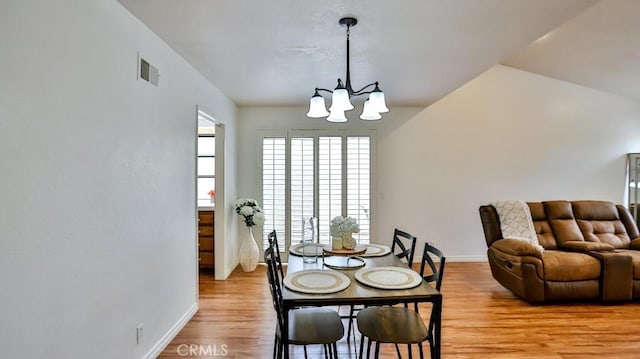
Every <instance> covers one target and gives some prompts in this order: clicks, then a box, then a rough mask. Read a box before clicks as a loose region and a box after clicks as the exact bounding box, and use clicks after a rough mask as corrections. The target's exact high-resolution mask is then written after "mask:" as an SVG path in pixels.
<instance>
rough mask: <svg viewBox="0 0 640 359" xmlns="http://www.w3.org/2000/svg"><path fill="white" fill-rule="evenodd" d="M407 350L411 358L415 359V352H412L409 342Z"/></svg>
mask: <svg viewBox="0 0 640 359" xmlns="http://www.w3.org/2000/svg"><path fill="white" fill-rule="evenodd" d="M407 351H408V352H409V359H413V353H412V352H411V344H407Z"/></svg>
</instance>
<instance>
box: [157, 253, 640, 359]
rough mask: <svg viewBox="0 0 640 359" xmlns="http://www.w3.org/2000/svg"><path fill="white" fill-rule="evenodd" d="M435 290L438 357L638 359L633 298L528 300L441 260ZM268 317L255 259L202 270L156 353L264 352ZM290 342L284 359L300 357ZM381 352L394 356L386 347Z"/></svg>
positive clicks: (484, 272) (313, 354) (639, 311)
mask: <svg viewBox="0 0 640 359" xmlns="http://www.w3.org/2000/svg"><path fill="white" fill-rule="evenodd" d="M442 294H443V296H444V306H443V321H442V325H443V332H442V357H443V358H474V359H475V358H491V359H502V358H509V359H510V358H535V359H537V358H540V359H578V358H580V359H582V358H587V359H588V358H594V359H595V358H601V357H608V358H615V359H624V358H629V359H631V358H640V329H638V328H640V302H629V303H622V304H620V303H616V304H602V303H589V302H585V303H564V304H545V305H531V304H528V303H526V302H523V301H521V300H520V299H518V298H517V297H515V296H514V295H512V294H511V292H509V291H508V290H506V289H504V288H503V287H502V286H500V285H499V284H498V283H497V282H496V281H495V280H494V279H493V278H492V277H491V272H490V270H489V265H488V264H487V263H447V267H446V269H445V276H444V280H443V283H442ZM421 308H422V307H421ZM424 309H425V310H421V313H423V315H425V317H426V313H428V306H427V305H425V307H424ZM274 320H275V313H274V311H273V307H272V305H271V298H270V294H269V289H268V287H267V280H266V273H265V267H264V266H263V265H260V266H259V267H258V269H257V270H256V271H255V272H253V273H243V272H242V271H241V270H240V269H237V270H236V271H235V272H234V273H233V274H232V275H231V276H230V277H229V279H228V280H226V281H214V280H213V275H211V274H207V273H202V274H201V282H200V311H199V312H198V313H197V314H196V316H195V317H194V318H193V320H192V321H191V322H189V323H188V324H187V326H186V327H185V328H184V329H183V330H182V331H181V332H180V333H179V334H178V336H177V337H176V338H175V339H174V340H173V341H172V342H171V344H170V345H169V346H168V347H167V348H166V349H165V350H164V352H163V353H162V354H161V355H160V356H159V358H163V359H169V358H172V359H177V358H185V357H187V356H185V355H184V354H185V353H186V352H187V350H188V348H189V345H194V348H200V347H198V346H199V345H202V346H203V347H202V348H204V351H203V352H199V353H197V352H194V353H195V354H196V355H190V356H188V357H200V358H212V357H215V356H214V355H211V354H212V353H214V352H215V354H218V357H220V356H222V354H226V357H227V358H269V357H271V353H272V349H273V337H274V333H275V322H274ZM345 328H346V323H345ZM345 330H346V329H345ZM357 340H359V335H358V337H357ZM291 348H292V352H293V353H294V354H293V355H292V358H303V357H304V355H303V352H302V348H300V347H296V346H292V347H291ZM308 349H309V357H310V358H323V357H324V355H323V353H322V350H321V347H317V346H316V347H314V346H310V347H309V348H308ZM207 350H208V352H207ZM338 350H339V357H340V358H356V357H357V356H356V355H355V353H354V350H353V347H352V346H349V344H348V343H347V340H346V339H345V338H343V339H342V340H341V341H340V342H339V347H338ZM381 351H382V355H381V356H380V357H381V358H395V357H396V356H395V350H394V348H393V346H392V345H383V346H382V347H381ZM197 354H200V355H197ZM405 357H406V356H405ZM426 357H429V355H428V353H427V354H426Z"/></svg>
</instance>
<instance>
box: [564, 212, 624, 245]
mask: <svg viewBox="0 0 640 359" xmlns="http://www.w3.org/2000/svg"><path fill="white" fill-rule="evenodd" d="M572 206H573V213H574V216H575V218H576V222H577V223H578V227H579V228H580V231H581V232H582V235H583V236H584V239H585V240H586V241H588V242H601V243H607V244H610V245H612V246H613V247H614V248H628V247H629V242H630V241H631V239H630V238H629V236H628V235H627V230H626V229H625V227H624V224H623V223H622V221H621V220H620V218H619V216H618V208H617V207H616V205H615V204H614V203H612V202H607V201H574V202H572Z"/></svg>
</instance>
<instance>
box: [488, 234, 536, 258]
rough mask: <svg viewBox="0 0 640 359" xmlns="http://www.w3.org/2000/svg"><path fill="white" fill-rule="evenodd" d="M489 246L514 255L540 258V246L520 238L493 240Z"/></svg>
mask: <svg viewBox="0 0 640 359" xmlns="http://www.w3.org/2000/svg"><path fill="white" fill-rule="evenodd" d="M491 247H493V248H495V249H497V250H499V251H501V252H504V253H508V254H511V255H514V256H533V257H536V258H540V259H542V252H543V248H542V247H540V246H535V245H533V244H531V243H529V242H526V241H523V240H520V239H513V238H504V239H500V240H497V241H495V242H493V244H491Z"/></svg>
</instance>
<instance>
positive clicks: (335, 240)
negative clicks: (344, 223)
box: [331, 237, 342, 250]
mask: <svg viewBox="0 0 640 359" xmlns="http://www.w3.org/2000/svg"><path fill="white" fill-rule="evenodd" d="M331 248H332V249H334V250H337V249H342V237H331Z"/></svg>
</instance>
